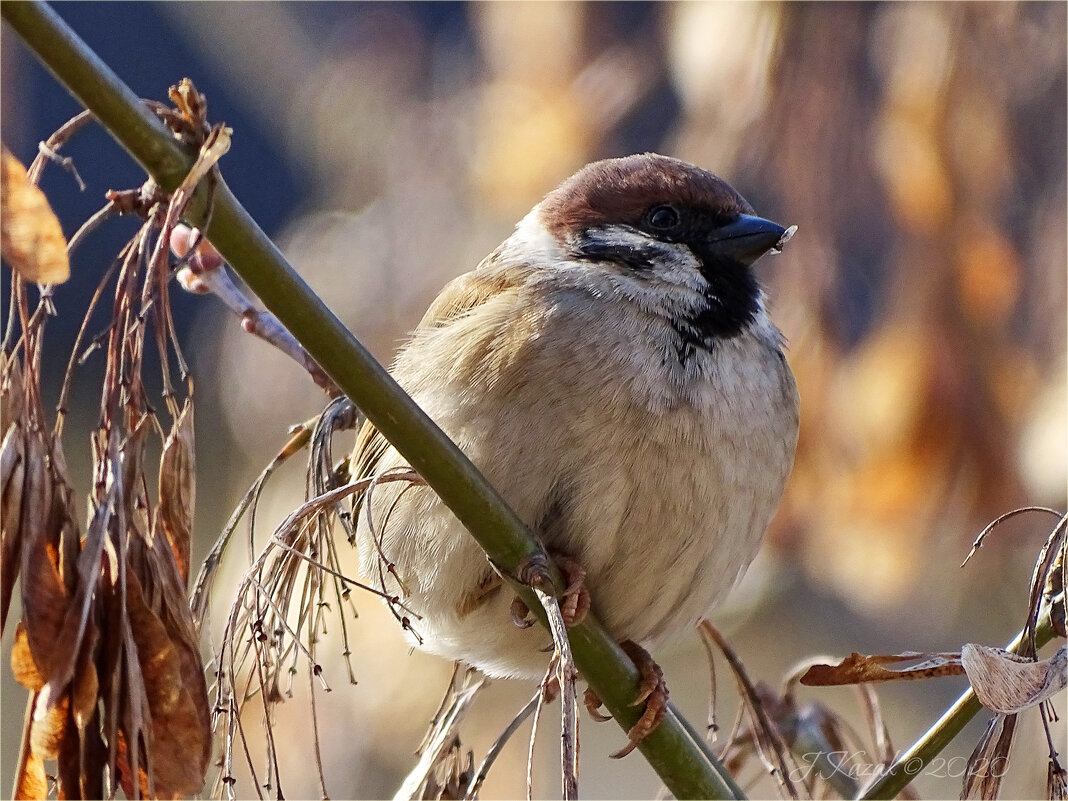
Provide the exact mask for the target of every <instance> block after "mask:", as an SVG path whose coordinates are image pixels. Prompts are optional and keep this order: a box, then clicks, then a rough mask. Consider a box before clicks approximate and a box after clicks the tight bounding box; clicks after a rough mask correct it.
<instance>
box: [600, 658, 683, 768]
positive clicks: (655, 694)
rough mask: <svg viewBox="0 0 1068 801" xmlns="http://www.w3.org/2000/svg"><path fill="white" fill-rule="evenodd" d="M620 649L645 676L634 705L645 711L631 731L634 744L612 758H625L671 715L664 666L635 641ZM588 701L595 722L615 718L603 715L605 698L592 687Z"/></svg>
mask: <svg viewBox="0 0 1068 801" xmlns="http://www.w3.org/2000/svg"><path fill="white" fill-rule="evenodd" d="M619 646H620V648H622V649H623V650H624V652H626V654H627V656H629V657H630V658H631V661H632V662H634V665H635V667H637V668H638V672H639V673H640V674H641V680H640V681H639V683H638V697H637V698H636V699H635V700H634V701H633V702H632V706H637V705H638V704H642V703H644V704H645V712H643V713H642V716H641V717H640V718H639V719H638V722H637V723H635V724H634V725H633V726H631V728H630V731H628V732H627V737H628V738H629V739H630V742H629V743H627V744H626V745H625V746H623V747H622V748H621V749H619V750H618V751H616V752H615V753H614V754H612V759H622V758H623V757H625V756H626V755H627V754H629V753H630V752H631V751H633V750H634V749H635V748H637V747H638V745H639V744H640V743H641V741H642V740H644V739H645V738H646V737H648V736H649V735H650V734H651V733H652V731H653V730H654V729H655V728H656V727H657V726H659V725H660V721H662V720H663V719H664V714H665V713H666V712H667V702H668V688H667V685H666V684H665V683H664V671H663V670H661V669H660V665H658V664H657V663H656V662H655V661H654V660H653V658H652V657H651V656H650V655H649V652H648V651H646V650H645V649H644V648H642V647H641V646H640V645H638V643H636V642H634V641H633V640H624V641H623V642H621V643H620V644H619ZM584 700H585V704H586V711H588V712H589V713H590V717H592V718H593V719H594V720H596V721H599V722H601V721H605V720H610V719H611V718H610V717H609V716H607V715H602V714H601V712H600V708H601V699H600V697H599V696H598V695H597V693H596V692H594V690H593V688H592V687H591V688H588V689H587V690H586V695H585V698H584Z"/></svg>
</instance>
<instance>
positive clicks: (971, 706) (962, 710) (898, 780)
mask: <svg viewBox="0 0 1068 801" xmlns="http://www.w3.org/2000/svg"><path fill="white" fill-rule="evenodd" d="M1039 619H1040V620H1042V621H1043V623H1042V624H1041V625H1039V627H1038V629H1037V630H1036V631H1035V647H1036V648H1041V647H1042V646H1043V645H1045V644H1046V643H1048V642H1049V641H1050V640H1051V639H1053V628H1052V626H1050V625H1049V618H1048V616H1047V615H1041V614H1040V618H1039ZM1023 643H1024V633H1023V632H1022V631H1021V632H1020V633H1019V634H1017V635H1016V637H1015V639H1013V641H1012V642H1011V643H1009V644H1008V645H1007V646H1005V650H1006V651H1012V652H1013V653H1019V651H1020V649H1021V648H1022V647H1023ZM982 708H983V705H982V704H980V703H979V699H978V698H976V697H975V693H974V692H973V691H972V690H971V689H970V688H969V689H968V690H965V691H964V693H962V694H961V696H960V698H958V699H957V700H956V702H955V703H954V704H953V706H951V707H950V708H949V709H947V710H946V711H945V712H944V713H942V717H940V718H939V719H938V720H937V721H935V723H934V724H933V725H932V726H931V728H930V729H928V730H927V732H926V733H925V734H924V735H923V736H922V737H920V739H919V740H917V741H916V742H915V743H914V744H913V745H912V747H911V748H909V749H908V750H907V751H906V752H905V753H903V754H902V755H901V756H899V757H898V758H897V760H896V761H895V762H894V764H893V765H892V766H890V768H888V769H887V771H886V773H884V774H882V775H881V776H879V778H878V779H876V780H875V781H874V782H872V784H870V785H868V786H867V787H865V788H864V792H863V793H862V794H861V796H860V798H861V799H863V801H869V799H886V798H893V797H894V796H896V795H897V794H898V793H900V792H901V791H902V790H904V789H905V787H906V786H907V785H908V784H909V782H911V781H912V780H913V779H914V778H916V776H918V775H919V774H920V773H921V772H923V769H924V768H926V767H927V765H928V764H929V763H930V761H931V760H932V759H934V757H936V756H937V755H938V754H939V753H941V751H942V749H944V748H945V747H946V746H947V745H949V743H950V742H951V741H952V740H953V738H954V737H956V736H957V735H958V734H960V733H961V731H962V730H963V729H964V727H965V726H966V725H968V722H969V721H970V720H971V719H972V718H974V717H975V716H976V714H977V713H978V712H979V710H981V709H982Z"/></svg>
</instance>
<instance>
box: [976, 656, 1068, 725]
mask: <svg viewBox="0 0 1068 801" xmlns="http://www.w3.org/2000/svg"><path fill="white" fill-rule="evenodd" d="M961 663H962V664H963V665H964V669H965V671H966V672H967V674H968V681H970V682H971V685H972V689H973V690H975V695H976V697H978V699H979V700H980V701H981V702H982V704H983V706H985V707H986V708H987V709H990V710H993V711H994V712H1001V713H1005V714H1011V713H1015V712H1020V711H1022V710H1024V709H1027V708H1029V707H1032V706H1037V705H1038V704H1040V703H1042V702H1043V701H1045V700H1046V699H1047V698H1050V697H1051V696H1053V695H1055V694H1056V693H1058V692H1060V691H1061V690H1063V689H1064V688H1065V686H1066V685H1068V646H1063V645H1062V646H1061V648H1060V650H1059V651H1057V653H1055V654H1054V655H1053V656H1051V657H1050V658H1049V659H1043V660H1040V661H1038V662H1034V661H1032V660H1030V659H1024V658H1023V657H1020V656H1017V655H1016V654H1013V653H1010V652H1008V651H1003V650H1002V649H1000V648H990V647H989V646H986V645H975V644H973V643H967V644H966V645H965V646H964V647H963V648H962V649H961Z"/></svg>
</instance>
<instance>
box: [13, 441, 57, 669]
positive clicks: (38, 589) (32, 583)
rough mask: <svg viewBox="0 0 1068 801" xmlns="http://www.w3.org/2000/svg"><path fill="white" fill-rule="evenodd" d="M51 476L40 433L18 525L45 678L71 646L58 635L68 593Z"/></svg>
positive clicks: (35, 648) (25, 599)
mask: <svg viewBox="0 0 1068 801" xmlns="http://www.w3.org/2000/svg"><path fill="white" fill-rule="evenodd" d="M52 491H53V487H52V476H51V473H50V471H49V470H48V464H47V458H46V445H45V443H44V438H43V437H42V436H41V435H40V433H31V434H30V436H28V437H27V438H26V472H25V478H24V487H23V496H22V509H21V513H22V514H21V518H20V521H19V526H20V528H21V531H22V549H21V550H22V554H21V556H22V559H21V560H20V561H21V576H20V581H19V584H20V587H21V591H22V618H23V620H24V621H25V623H26V635H27V638H28V640H29V646H30V651H31V653H32V654H33V661H34V662H35V663H36V665H37V667H38V668H39V669H40V671H41V674H42V675H44V676H45V678H46V680H47V679H48V678H50V677H51V675H52V671H53V669H54V667H55V666H56V664H58V663H59V662H61V661H62V649H63V648H64V647H67V645H68V644H67V643H64V642H63V638H62V637H61V636H60V633H61V631H62V627H63V618H64V615H65V614H66V610H67V594H66V590H65V588H64V586H63V578H62V577H61V576H60V574H59V554H58V552H57V550H56V543H57V541H58V534H59V532H53V531H51V530H50V523H51V521H52Z"/></svg>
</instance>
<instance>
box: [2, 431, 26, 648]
mask: <svg viewBox="0 0 1068 801" xmlns="http://www.w3.org/2000/svg"><path fill="white" fill-rule="evenodd" d="M25 469H26V444H25V441H24V438H23V436H22V427H21V426H20V425H19V424H18V423H12V424H11V426H10V427H9V428H8V430H7V433H6V434H5V435H4V442H3V444H2V445H0V632H2V631H3V630H4V626H5V624H6V622H7V610H8V607H9V606H10V604H11V593H12V592H13V591H14V588H15V577H16V576H17V575H18V568H19V557H20V551H21V544H22V528H21V525H20V524H21V517H22V489H23V480H24V478H25Z"/></svg>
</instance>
